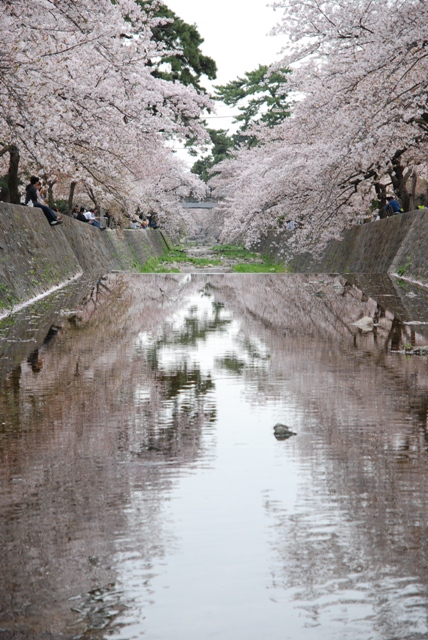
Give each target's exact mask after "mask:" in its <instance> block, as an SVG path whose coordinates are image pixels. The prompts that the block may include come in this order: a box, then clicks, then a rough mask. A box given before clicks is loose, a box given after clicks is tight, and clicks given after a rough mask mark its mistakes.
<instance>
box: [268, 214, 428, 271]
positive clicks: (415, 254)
mask: <svg viewBox="0 0 428 640" xmlns="http://www.w3.org/2000/svg"><path fill="white" fill-rule="evenodd" d="M292 237H293V234H292V232H286V231H281V232H279V233H277V234H274V233H271V234H270V235H269V236H268V237H267V238H266V239H265V240H264V241H263V243H262V246H261V249H262V251H264V252H265V253H267V254H269V255H270V256H272V257H275V258H277V259H278V258H279V259H280V260H281V261H284V259H285V260H286V261H287V262H288V264H289V266H290V267H291V269H292V270H293V271H295V272H299V273H300V272H303V273H388V272H389V273H391V272H392V273H395V272H396V271H397V269H398V268H400V267H401V268H402V270H404V271H405V273H404V275H405V276H406V277H411V278H414V279H416V280H419V281H420V282H424V283H427V282H428V259H427V252H426V247H427V244H428V211H413V212H410V213H405V214H403V215H399V216H394V217H392V218H386V219H385V220H378V221H377V222H372V223H370V224H362V225H357V226H355V227H352V228H351V229H347V230H346V231H345V233H344V237H343V240H341V241H337V240H334V241H331V242H330V243H329V244H328V246H327V248H326V250H325V251H324V252H323V254H322V255H321V257H320V258H316V257H314V256H313V255H311V253H304V254H298V255H292V246H291V245H290V240H292Z"/></svg>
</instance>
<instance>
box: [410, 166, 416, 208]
mask: <svg viewBox="0 0 428 640" xmlns="http://www.w3.org/2000/svg"><path fill="white" fill-rule="evenodd" d="M417 182H418V174H417V173H416V171H414V170H413V172H412V188H411V191H410V198H409V211H414V210H415V209H416V184H417Z"/></svg>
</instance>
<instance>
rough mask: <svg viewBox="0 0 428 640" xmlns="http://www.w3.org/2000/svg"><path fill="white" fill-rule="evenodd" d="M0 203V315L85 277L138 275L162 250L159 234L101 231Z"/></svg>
mask: <svg viewBox="0 0 428 640" xmlns="http://www.w3.org/2000/svg"><path fill="white" fill-rule="evenodd" d="M63 220H64V222H63V224H62V225H57V226H54V227H51V226H49V224H48V222H47V220H46V218H45V216H44V214H43V212H42V211H41V210H40V209H34V208H30V207H24V206H20V205H10V204H5V203H0V313H1V312H2V310H3V311H4V310H6V309H8V308H12V307H14V306H16V305H19V304H20V303H23V302H25V301H27V300H30V299H32V298H35V297H37V296H40V295H42V294H44V293H46V292H48V291H50V290H51V289H53V288H54V287H57V286H61V285H62V284H64V283H66V282H67V281H69V280H71V279H72V278H74V277H76V276H78V275H80V274H82V273H85V274H94V275H101V274H103V273H105V272H107V271H112V270H120V271H138V269H139V268H140V267H141V266H142V265H144V264H145V263H146V262H147V260H148V259H149V258H151V257H156V256H160V255H162V254H163V253H164V251H165V249H166V248H167V246H166V243H165V240H164V238H163V236H162V233H161V232H159V231H158V230H154V229H149V230H133V229H132V230H131V229H129V230H114V231H112V230H110V229H108V230H106V231H100V230H99V229H96V228H93V227H91V225H85V224H83V223H82V222H78V221H77V220H73V219H72V218H68V217H66V216H64V218H63Z"/></svg>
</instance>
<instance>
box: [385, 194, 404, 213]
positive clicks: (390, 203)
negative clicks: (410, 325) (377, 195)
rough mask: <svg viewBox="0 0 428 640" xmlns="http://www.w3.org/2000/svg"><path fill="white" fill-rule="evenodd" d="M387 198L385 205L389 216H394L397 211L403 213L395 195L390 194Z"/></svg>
mask: <svg viewBox="0 0 428 640" xmlns="http://www.w3.org/2000/svg"><path fill="white" fill-rule="evenodd" d="M386 200H387V204H386V207H385V213H386V215H387V217H390V216H394V215H396V214H397V213H403V211H402V209H401V207H400V205H399V204H398V202H397V200H396V199H395V198H394V196H388V197H387V199H386Z"/></svg>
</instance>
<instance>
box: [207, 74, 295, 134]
mask: <svg viewBox="0 0 428 640" xmlns="http://www.w3.org/2000/svg"><path fill="white" fill-rule="evenodd" d="M288 73H290V71H289V70H288V69H281V70H279V71H276V72H274V73H269V67H267V66H266V65H259V67H258V68H257V69H255V70H254V71H249V72H247V73H246V74H245V75H244V77H243V78H237V79H236V80H232V82H229V83H228V84H225V85H219V86H217V87H215V90H216V94H215V96H214V97H215V99H216V100H218V101H221V102H224V103H225V104H227V105H229V106H230V107H238V110H239V111H240V113H239V115H237V116H235V121H236V122H237V123H239V124H240V131H241V133H244V132H245V131H247V129H249V128H250V127H251V126H252V125H253V124H265V125H267V126H268V127H275V126H276V125H278V124H280V123H281V122H282V121H283V120H284V119H285V118H287V117H288V116H289V115H290V111H289V105H288V104H287V100H286V96H287V74H288ZM251 137H252V138H253V136H251ZM253 144H254V140H253Z"/></svg>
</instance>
